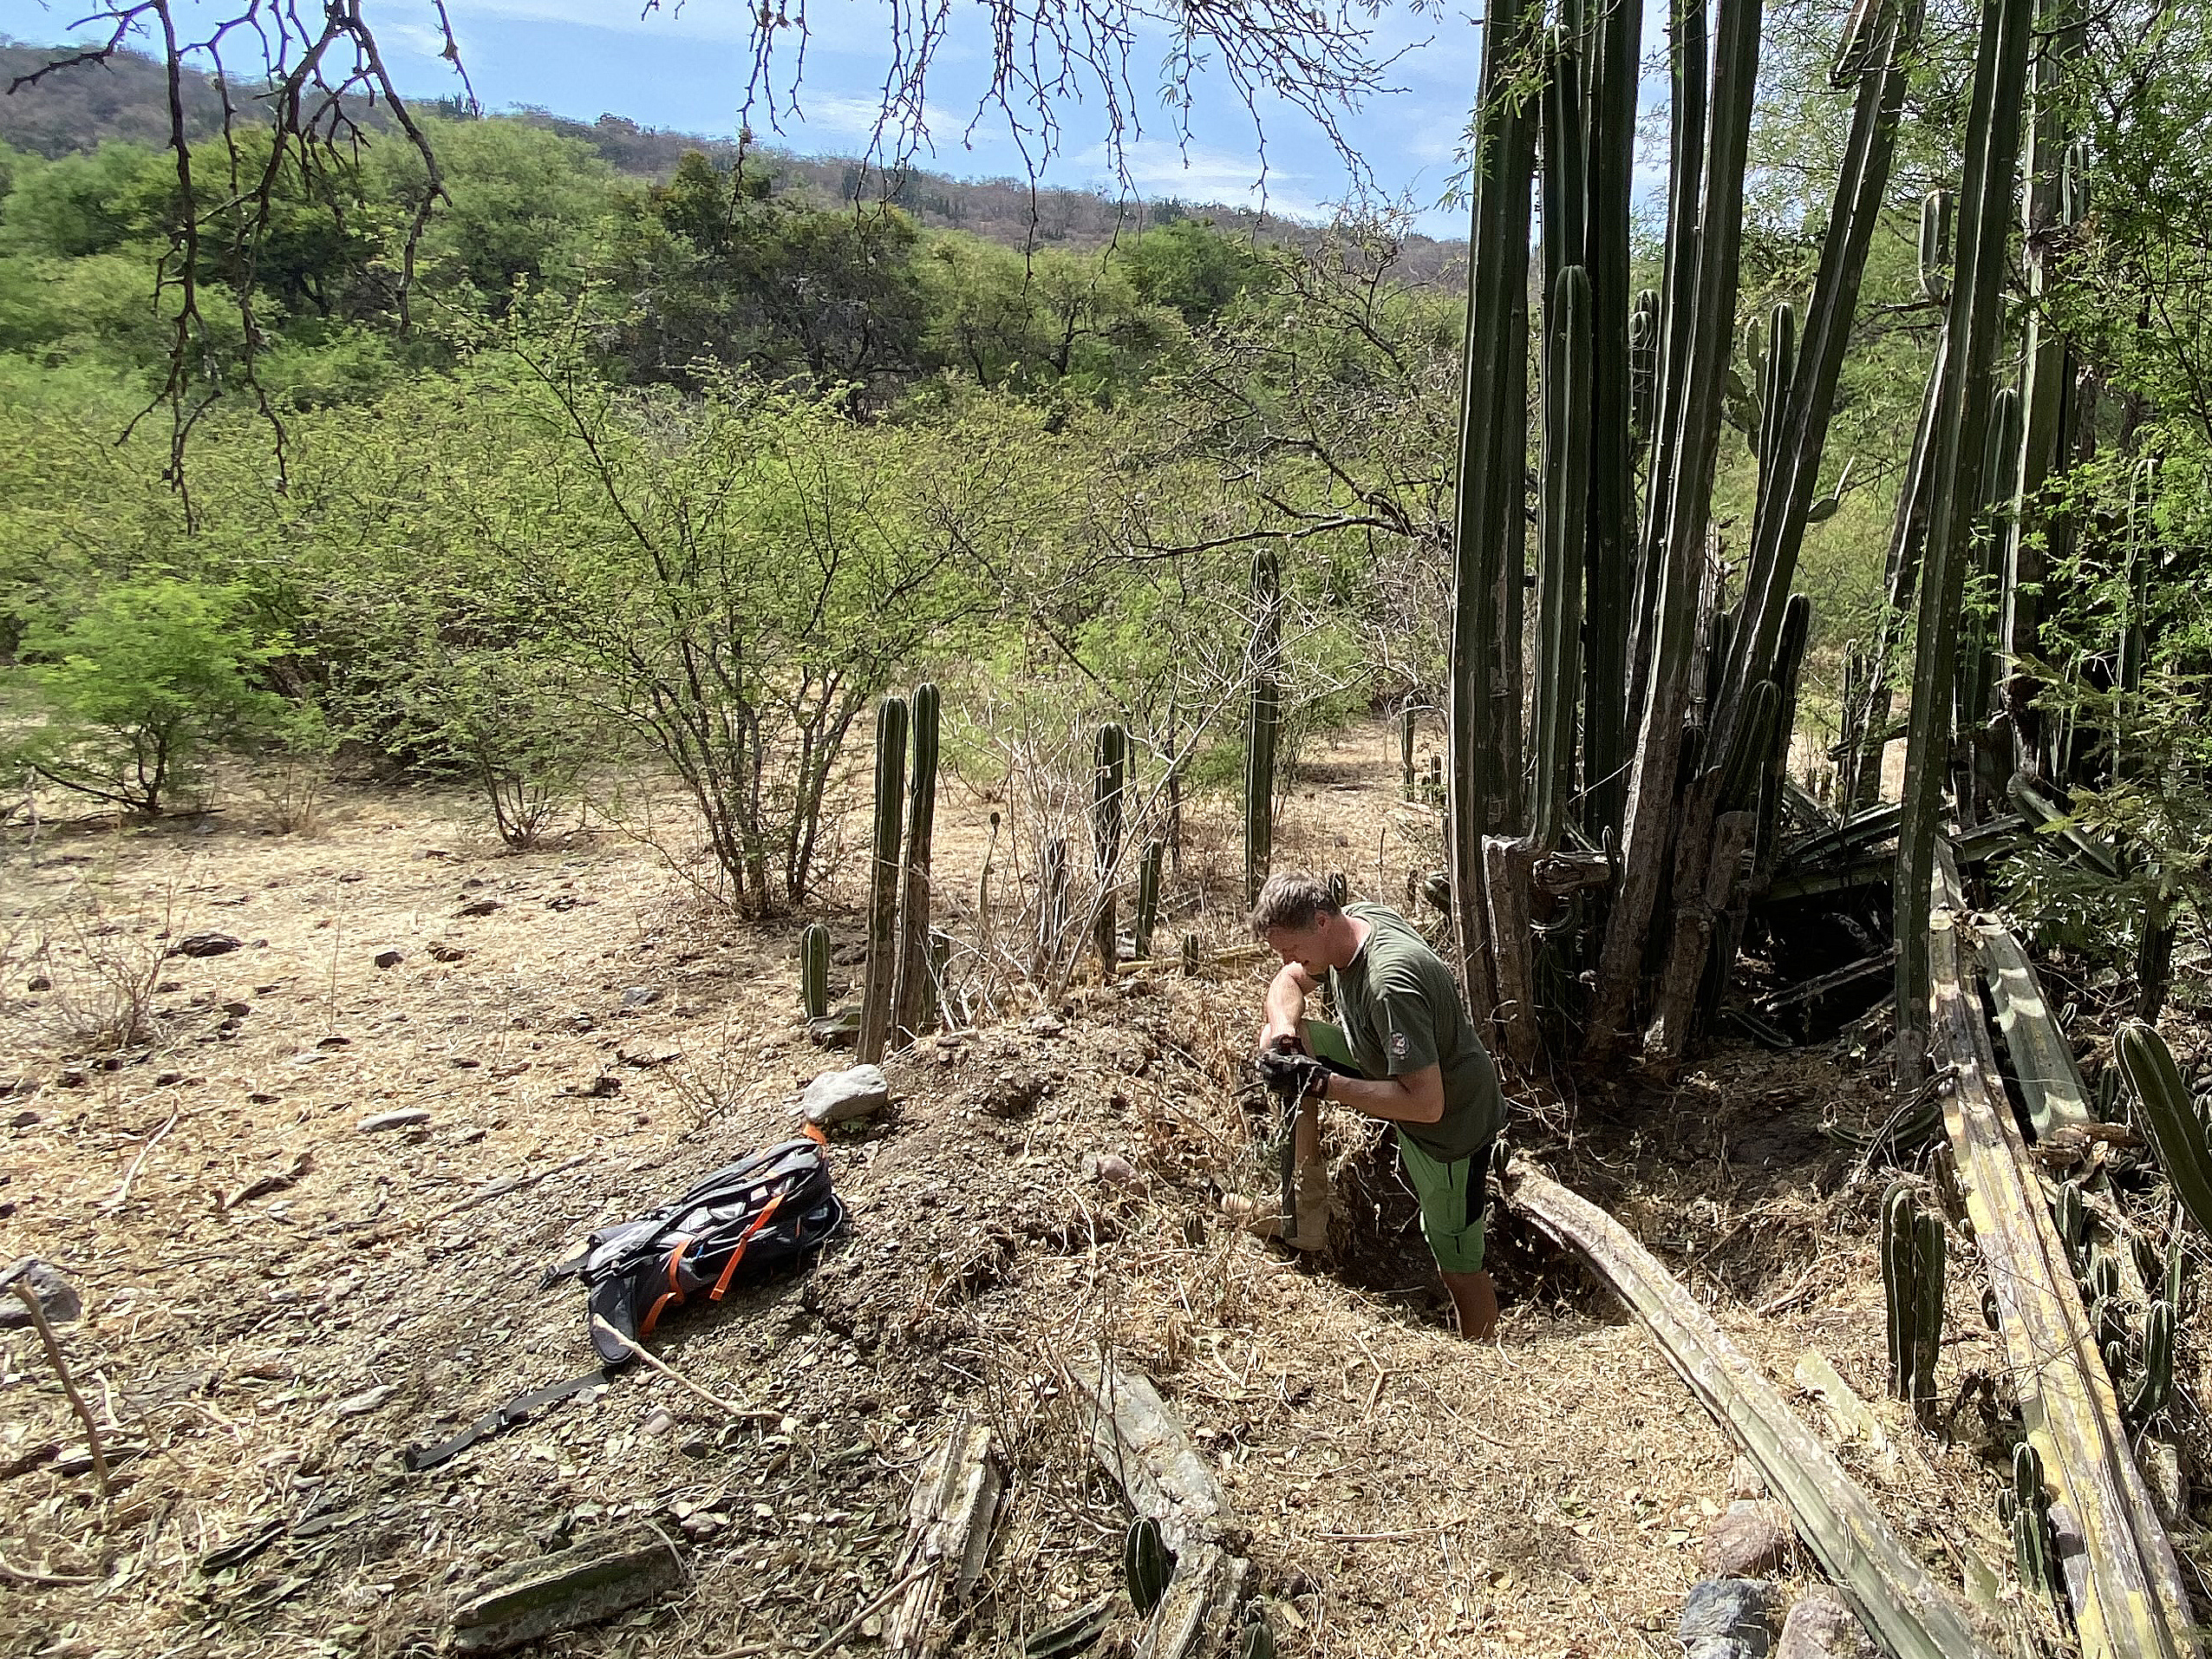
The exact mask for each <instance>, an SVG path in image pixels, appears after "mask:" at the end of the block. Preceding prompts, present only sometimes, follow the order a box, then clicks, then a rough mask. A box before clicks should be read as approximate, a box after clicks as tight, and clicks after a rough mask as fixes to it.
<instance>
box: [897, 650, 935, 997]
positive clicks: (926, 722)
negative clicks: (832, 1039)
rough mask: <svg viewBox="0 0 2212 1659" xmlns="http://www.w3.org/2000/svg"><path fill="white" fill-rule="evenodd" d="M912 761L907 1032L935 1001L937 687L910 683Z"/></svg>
mask: <svg viewBox="0 0 2212 1659" xmlns="http://www.w3.org/2000/svg"><path fill="white" fill-rule="evenodd" d="M937 724H938V709H937V689H936V686H934V685H931V684H930V683H928V682H927V681H924V682H923V683H922V684H920V685H917V686H916V687H915V688H914V701H913V704H912V708H911V713H910V725H911V727H912V728H913V747H914V764H913V768H912V771H911V774H910V780H909V782H908V786H907V794H906V856H905V859H904V873H903V876H902V878H901V880H900V884H899V894H898V990H897V996H896V997H895V998H894V999H893V1003H892V1006H893V1008H894V1009H895V1010H896V1017H895V1018H894V1020H893V1022H892V1023H893V1027H894V1029H896V1030H897V1031H898V1032H900V1033H904V1034H905V1035H909V1036H911V1035H913V1034H914V1033H916V1032H917V1031H919V1030H921V1029H923V1027H924V1026H926V1025H927V1024H928V1023H929V1022H930V1016H931V1014H932V1013H933V1011H934V1009H935V1007H936V984H935V976H934V975H933V974H932V973H931V971H930V852H931V846H932V843H933V842H934V840H935V838H936V821H937Z"/></svg>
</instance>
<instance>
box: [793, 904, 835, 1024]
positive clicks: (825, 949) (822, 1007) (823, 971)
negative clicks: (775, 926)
mask: <svg viewBox="0 0 2212 1659" xmlns="http://www.w3.org/2000/svg"><path fill="white" fill-rule="evenodd" d="M799 1007H800V1008H801V1009H804V1010H805V1011H806V1017H807V1018H808V1019H810V1020H826V1019H827V1018H829V1016H830V931H829V929H827V928H825V927H824V926H823V925H822V924H820V923H819V922H814V923H812V924H809V925H808V926H807V929H806V931H805V932H804V933H802V934H800V935H799Z"/></svg>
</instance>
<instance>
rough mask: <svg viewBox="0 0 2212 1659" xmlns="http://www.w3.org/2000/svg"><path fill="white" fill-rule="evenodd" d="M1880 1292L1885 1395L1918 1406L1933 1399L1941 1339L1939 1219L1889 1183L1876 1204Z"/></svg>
mask: <svg viewBox="0 0 2212 1659" xmlns="http://www.w3.org/2000/svg"><path fill="white" fill-rule="evenodd" d="M1882 1297H1883V1301H1884V1303H1885V1304H1886V1305H1887V1308H1888V1310H1889V1391H1890V1393H1891V1394H1895V1395H1896V1397H1897V1398H1898V1399H1900V1400H1904V1401H1911V1402H1913V1403H1914V1404H1916V1405H1917V1404H1922V1403H1924V1402H1926V1401H1929V1400H1932V1399H1934V1398H1935V1361H1936V1355H1937V1354H1938V1353H1939V1352H1940V1351H1941V1346H1942V1340H1943V1219H1942V1218H1941V1216H1938V1215H1936V1214H1935V1213H1933V1212H1930V1213H1928V1214H1927V1215H1918V1214H1916V1213H1915V1205H1914V1204H1913V1197H1912V1192H1911V1190H1910V1189H1909V1188H1908V1187H1907V1186H1906V1185H1904V1183H1903V1182H1902V1181H1900V1182H1897V1183H1895V1184H1893V1185H1891V1186H1890V1188H1889V1192H1887V1193H1886V1194H1884V1195H1883V1197H1882Z"/></svg>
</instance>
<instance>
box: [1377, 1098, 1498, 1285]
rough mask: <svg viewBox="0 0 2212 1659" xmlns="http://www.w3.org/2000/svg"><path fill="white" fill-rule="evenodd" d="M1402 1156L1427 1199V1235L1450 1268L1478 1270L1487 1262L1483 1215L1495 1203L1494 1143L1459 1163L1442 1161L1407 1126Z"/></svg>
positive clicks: (1423, 1225)
mask: <svg viewBox="0 0 2212 1659" xmlns="http://www.w3.org/2000/svg"><path fill="white" fill-rule="evenodd" d="M1398 1156H1399V1157H1400V1159H1402V1160H1403V1161H1404V1163H1405V1166H1406V1174H1407V1175H1408V1176H1409V1177H1410V1178H1412V1180H1413V1191H1414V1192H1415V1194H1416V1195H1417V1196H1419V1199H1420V1201H1421V1237H1423V1238H1426V1239H1427V1240H1428V1241H1429V1249H1430V1251H1432V1252H1433V1253H1434V1254H1435V1257H1436V1264H1437V1266H1439V1268H1441V1269H1443V1270H1444V1271H1445V1272H1446V1273H1473V1272H1477V1271H1479V1270H1480V1269H1481V1267H1482V1264H1483V1216H1484V1212H1485V1211H1486V1210H1487V1209H1488V1208H1489V1207H1490V1187H1489V1185H1488V1183H1487V1181H1486V1179H1484V1178H1485V1177H1486V1176H1487V1175H1488V1174H1489V1172H1490V1148H1489V1147H1487V1146H1484V1147H1483V1148H1481V1149H1480V1150H1478V1151H1476V1152H1472V1153H1468V1154H1467V1156H1466V1157H1465V1158H1462V1159H1458V1160H1457V1161H1455V1162H1453V1163H1449V1164H1446V1163H1440V1162H1439V1161H1438V1160H1437V1159H1433V1158H1432V1157H1430V1156H1429V1155H1428V1154H1427V1153H1425V1152H1423V1151H1422V1150H1421V1149H1420V1148H1419V1146H1415V1145H1414V1144H1413V1137H1411V1136H1410V1135H1408V1134H1406V1133H1405V1132H1404V1131H1403V1130H1400V1132H1399V1135H1398Z"/></svg>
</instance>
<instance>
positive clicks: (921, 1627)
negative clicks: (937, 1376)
mask: <svg viewBox="0 0 2212 1659" xmlns="http://www.w3.org/2000/svg"><path fill="white" fill-rule="evenodd" d="M1004 1490H1005V1478H1004V1476H1003V1475H1002V1473H1001V1472H1000V1470H999V1466H998V1460H997V1457H996V1454H995V1452H994V1450H993V1447H992V1442H991V1431H990V1429H989V1427H986V1426H985V1425H983V1424H981V1423H976V1422H972V1421H969V1417H968V1415H967V1414H966V1413H964V1412H963V1413H962V1414H960V1415H959V1416H957V1417H956V1418H955V1419H954V1421H953V1426H952V1432H951V1433H950V1434H948V1435H946V1437H945V1438H944V1440H943V1442H942V1443H940V1444H939V1445H938V1447H937V1448H936V1450H935V1451H934V1452H932V1453H930V1456H929V1458H928V1460H926V1461H924V1462H923V1465H922V1473H921V1475H920V1477H919V1478H918V1479H917V1480H916V1481H915V1483H914V1495H913V1497H912V1498H911V1499H910V1500H909V1502H908V1504H907V1509H906V1542H905V1543H904V1545H902V1546H901V1548H900V1550H899V1553H898V1558H897V1561H896V1562H894V1563H893V1564H892V1570H893V1572H894V1575H895V1576H896V1577H897V1578H898V1579H902V1580H904V1584H905V1588H904V1590H901V1591H900V1593H899V1595H898V1597H897V1599H895V1600H894V1601H893V1602H892V1603H891V1611H890V1616H889V1617H887V1618H886V1619H885V1620H884V1652H885V1653H887V1654H893V1655H905V1656H914V1655H919V1654H922V1653H924V1652H926V1651H927V1650H928V1647H929V1642H930V1636H931V1634H932V1633H933V1632H934V1631H936V1629H937V1627H938V1625H939V1623H941V1621H942V1620H943V1617H945V1615H946V1614H947V1613H948V1612H949V1611H952V1610H955V1609H956V1608H957V1607H958V1606H959V1605H960V1604H961V1603H963V1602H965V1601H966V1600H967V1598H968V1597H969V1595H970V1594H971V1593H973V1591H974V1590H975V1582H976V1580H977V1579H978V1578H980V1577H982V1571H983V1558H984V1556H985V1555H986V1554H987V1553H988V1552H989V1549H990V1543H991V1525H992V1523H993V1522H994V1521H995V1519H997V1517H998V1508H999V1499H1000V1497H1001V1495H1002V1493H1003V1492H1004Z"/></svg>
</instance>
